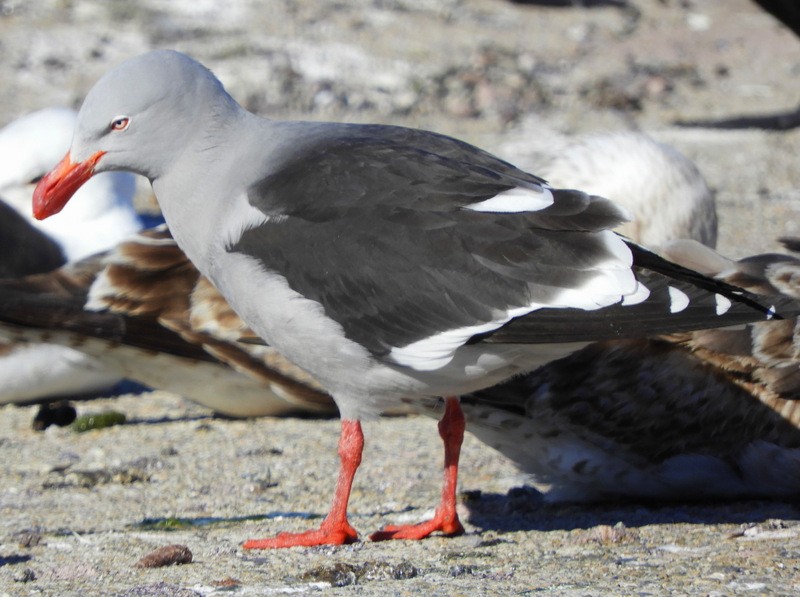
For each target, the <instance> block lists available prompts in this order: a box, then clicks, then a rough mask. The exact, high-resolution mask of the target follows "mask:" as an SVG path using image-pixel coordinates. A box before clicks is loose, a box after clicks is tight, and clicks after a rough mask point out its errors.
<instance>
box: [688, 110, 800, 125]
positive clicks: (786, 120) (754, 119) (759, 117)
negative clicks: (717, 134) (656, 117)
mask: <svg viewBox="0 0 800 597" xmlns="http://www.w3.org/2000/svg"><path fill="white" fill-rule="evenodd" d="M674 124H675V125H676V126H679V127H696V128H711V129H723V130H741V129H761V130H765V131H790V130H792V129H795V128H797V127H800V107H797V108H794V109H792V110H788V111H785V112H773V113H769V114H754V115H750V116H733V117H730V118H721V119H718V120H677V121H675V123H674Z"/></svg>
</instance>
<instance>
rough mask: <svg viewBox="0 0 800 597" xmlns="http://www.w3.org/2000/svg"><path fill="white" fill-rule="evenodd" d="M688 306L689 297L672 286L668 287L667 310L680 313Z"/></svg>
mask: <svg viewBox="0 0 800 597" xmlns="http://www.w3.org/2000/svg"><path fill="white" fill-rule="evenodd" d="M688 306H689V297H688V296H686V293H684V292H683V291H681V290H678V289H677V288H675V287H674V286H670V287H669V312H670V313H680V312H681V311H683V310H684V309H685V308H686V307H688Z"/></svg>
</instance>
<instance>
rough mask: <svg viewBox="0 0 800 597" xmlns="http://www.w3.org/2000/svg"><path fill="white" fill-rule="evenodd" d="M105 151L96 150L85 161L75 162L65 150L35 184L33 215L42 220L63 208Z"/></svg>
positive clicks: (89, 174) (88, 176)
mask: <svg viewBox="0 0 800 597" xmlns="http://www.w3.org/2000/svg"><path fill="white" fill-rule="evenodd" d="M105 153H106V152H105V151H98V152H97V153H95V154H93V155H92V156H90V157H89V159H87V160H86V161H84V162H78V163H77V164H76V163H74V162H73V161H72V158H70V155H69V152H67V155H65V156H64V159H63V160H61V161H60V162H59V163H58V164H57V165H56V167H55V168H53V169H52V170H51V171H50V172H48V173H47V174H45V175H44V177H43V178H42V179H41V180H40V181H39V184H37V185H36V189H35V190H34V191H33V217H34V218H36V219H37V220H44V219H45V218H48V217H50V216H52V215H54V214H57V213H58V212H60V211H61V210H62V209H64V206H65V205H66V204H67V202H68V201H69V200H70V199H71V198H72V196H73V195H74V194H75V193H76V191H77V190H78V189H79V188H81V186H82V185H83V183H85V182H86V181H87V180H89V179H90V178H91V177H92V176H93V175H94V167H95V166H96V165H97V161H98V160H99V159H100V158H101V157H103V155H105Z"/></svg>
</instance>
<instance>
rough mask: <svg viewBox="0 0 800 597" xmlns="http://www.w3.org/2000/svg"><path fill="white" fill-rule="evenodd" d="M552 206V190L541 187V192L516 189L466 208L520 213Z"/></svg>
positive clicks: (521, 188)
mask: <svg viewBox="0 0 800 597" xmlns="http://www.w3.org/2000/svg"><path fill="white" fill-rule="evenodd" d="M551 205H553V193H551V192H550V189H548V188H546V187H541V190H536V189H529V188H525V187H516V188H513V189H509V190H508V191H503V192H502V193H498V194H497V195H495V196H494V197H491V198H489V199H485V200H483V201H479V202H478V203H470V204H469V205H465V206H464V207H465V208H466V209H471V210H473V211H486V212H493V213H519V212H524V211H539V210H542V209H545V208H546V207H550V206H551Z"/></svg>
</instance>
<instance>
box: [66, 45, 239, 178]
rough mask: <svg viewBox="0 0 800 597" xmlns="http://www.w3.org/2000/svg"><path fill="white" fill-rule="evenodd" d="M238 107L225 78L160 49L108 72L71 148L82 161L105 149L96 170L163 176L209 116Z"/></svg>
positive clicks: (83, 114)
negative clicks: (227, 91) (225, 87)
mask: <svg viewBox="0 0 800 597" xmlns="http://www.w3.org/2000/svg"><path fill="white" fill-rule="evenodd" d="M232 105H235V102H234V101H233V100H232V99H231V98H230V96H229V95H228V94H227V93H226V92H225V90H224V88H223V87H222V84H221V83H220V82H219V80H218V79H217V78H216V77H215V76H214V75H213V74H212V73H211V71H209V70H208V69H207V68H206V67H205V66H203V65H202V64H200V63H199V62H197V61H196V60H193V59H192V58H190V57H189V56H186V55H185V54H181V53H180V52H175V51H172V50H155V51H153V52H148V53H147V54H142V55H141V56H137V57H136V58H132V59H130V60H128V61H126V62H123V63H122V64H120V65H119V66H118V67H117V68H115V69H114V70H112V71H110V72H109V73H107V74H106V75H105V76H103V77H102V78H101V79H100V80H99V81H98V82H97V83H96V84H95V86H94V87H92V89H91V90H90V91H89V94H88V95H87V96H86V99H85V100H84V103H83V106H82V107H81V109H80V112H79V114H78V122H77V125H76V128H75V134H74V137H73V141H72V149H71V152H70V155H71V158H72V160H73V161H74V162H82V161H85V160H87V159H89V158H91V157H92V156H93V155H95V154H96V153H97V152H104V155H103V157H102V158H100V159H99V160H98V161H97V165H96V167H95V171H97V172H100V171H103V170H113V169H124V170H133V171H135V172H138V173H140V174H143V175H145V176H147V177H149V178H151V179H152V178H156V177H158V176H159V175H160V174H161V173H162V172H163V170H164V168H166V167H167V166H168V164H169V163H170V162H171V160H172V159H173V158H174V157H175V155H176V154H178V153H180V152H181V151H182V150H183V148H185V147H186V144H187V142H188V140H189V139H190V138H191V137H192V136H193V135H194V134H196V133H197V132H198V131H202V130H204V129H205V128H206V127H207V125H208V120H209V118H213V117H215V116H214V115H218V114H219V113H220V112H221V111H225V109H228V108H230V107H231V106H232Z"/></svg>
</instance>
